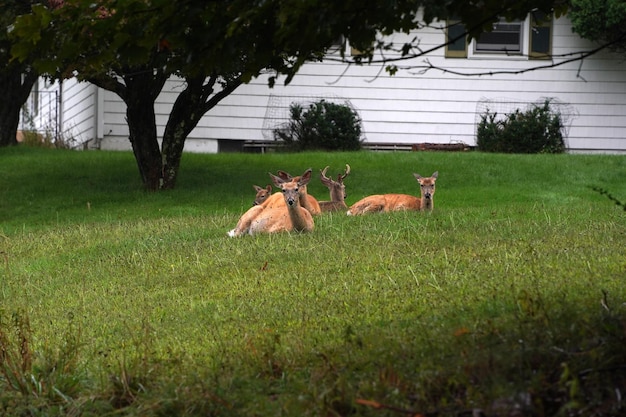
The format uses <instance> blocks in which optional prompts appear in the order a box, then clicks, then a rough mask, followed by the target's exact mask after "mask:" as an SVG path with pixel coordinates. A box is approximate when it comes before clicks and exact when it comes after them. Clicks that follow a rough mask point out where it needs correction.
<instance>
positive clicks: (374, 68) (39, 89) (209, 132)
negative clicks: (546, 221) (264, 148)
mask: <svg viewBox="0 0 626 417" xmlns="http://www.w3.org/2000/svg"><path fill="white" fill-rule="evenodd" d="M453 23H454V22H441V23H440V24H439V25H438V26H437V25H435V26H434V27H431V28H428V29H420V30H419V31H418V32H416V33H415V34H417V35H419V38H420V45H419V47H420V48H421V49H422V50H427V49H429V48H433V47H436V46H438V45H441V44H444V43H445V42H446V39H448V38H447V36H449V37H450V39H452V38H454V36H455V34H456V33H457V32H458V30H462V28H459V26H455V25H454V24H453ZM415 34H412V35H411V37H413V36H414V35H415ZM396 36H397V39H395V40H397V41H398V42H400V43H402V40H403V39H406V36H408V35H403V34H398V35H396ZM596 47H597V45H595V44H593V43H591V42H588V41H586V40H583V39H581V38H580V37H579V36H578V35H577V34H575V33H573V32H572V30H571V24H570V22H569V20H568V19H567V18H566V17H561V18H559V19H556V20H553V21H552V22H550V23H543V24H536V23H535V22H534V20H533V19H532V17H530V16H529V17H528V18H527V19H526V20H525V21H521V22H512V23H506V22H503V23H501V24H499V25H496V26H495V30H494V32H492V33H490V34H489V35H485V36H483V37H482V38H481V39H480V40H479V41H472V42H471V44H470V45H466V43H465V42H463V41H461V42H456V43H453V44H451V45H449V46H448V47H446V48H443V47H442V48H439V49H436V50H434V51H433V52H431V53H429V54H427V55H425V56H423V57H421V58H416V59H414V60H412V61H411V62H400V63H399V65H400V66H412V67H414V68H413V69H407V70H402V69H401V70H399V71H398V72H397V73H396V74H395V75H394V76H391V75H389V74H388V73H387V72H385V71H384V69H383V68H382V66H381V65H371V66H367V65H365V66H346V64H343V63H340V62H338V60H333V57H335V58H336V57H337V56H338V53H332V52H331V53H329V55H328V59H327V60H324V62H320V63H309V64H306V65H305V66H304V67H303V68H302V69H301V71H300V72H299V73H298V75H296V76H295V78H294V79H293V81H292V82H291V83H290V84H289V85H288V86H284V85H282V84H280V80H279V82H278V83H277V85H276V86H275V87H274V88H273V89H270V88H269V87H268V85H267V77H266V76H261V77H259V78H257V79H255V80H253V81H252V82H251V83H250V84H247V85H244V86H241V87H240V88H238V89H237V90H236V91H235V92H234V93H233V94H231V95H230V96H229V97H227V98H226V99H224V100H223V101H222V102H221V103H220V104H218V106H217V107H215V108H214V109H212V110H211V111H209V113H207V114H206V115H205V117H204V118H203V119H202V121H201V122H200V123H199V125H198V126H197V127H196V129H194V131H193V132H192V133H191V135H190V136H189V138H188V140H187V142H186V145H185V149H186V150H187V151H197V152H219V151H225V150H233V149H241V145H242V144H243V143H244V141H266V140H269V139H271V130H272V128H273V127H275V126H276V125H277V124H278V123H281V122H284V121H285V120H286V117H287V115H288V108H289V105H290V104H291V103H292V102H294V101H298V102H307V101H311V100H317V99H321V98H325V99H327V100H334V101H341V102H348V103H349V104H350V105H351V106H353V107H354V108H355V109H356V110H357V111H358V113H359V115H360V117H361V118H362V120H363V128H364V131H365V139H366V142H369V143H386V144H396V143H402V144H417V143H438V144H448V143H459V142H461V143H465V144H468V145H474V144H475V129H476V122H477V120H478V119H479V115H480V114H481V113H482V112H484V110H485V109H486V108H488V109H489V110H490V111H492V112H493V111H497V112H498V113H499V114H502V113H508V112H511V111H513V110H515V109H516V108H520V109H524V108H525V107H526V106H527V105H528V104H529V103H533V102H538V101H541V100H544V99H545V98H550V99H552V100H554V103H558V104H559V106H560V107H559V109H560V110H561V111H562V112H563V115H564V116H565V118H566V122H567V124H568V136H567V144H568V147H569V149H570V151H572V152H611V153H613V152H626V70H625V69H624V68H625V67H624V56H623V55H620V54H615V53H611V52H609V51H601V52H599V53H597V54H594V55H592V56H589V57H586V58H584V59H583V60H575V61H572V62H567V61H569V60H571V59H572V58H577V57H579V56H580V54H581V53H583V52H584V51H589V50H592V49H594V48H596ZM427 62H428V64H427ZM552 64H557V66H556V67H554V68H546V67H548V66H551V65H552ZM425 65H431V66H432V67H433V68H431V69H429V70H427V71H424V70H423V68H422V69H420V68H416V67H424V66H425ZM542 67H543V69H542ZM437 68H440V69H437ZM441 69H445V70H446V71H442V70H441ZM530 69H534V70H530ZM528 70H530V71H528ZM471 74H482V75H471ZM486 74H492V75H486ZM181 83H182V81H181V80H177V79H171V80H169V81H168V83H167V84H166V88H165V89H164V91H163V92H162V94H161V95H160V96H159V98H158V100H157V104H156V113H157V123H158V128H159V132H160V133H162V132H163V128H164V125H165V121H166V120H167V116H168V113H169V109H170V108H171V105H172V103H173V101H174V99H175V97H176V94H175V91H176V90H177V89H179V88H180V86H181ZM29 100H30V101H29V106H30V109H31V110H30V114H31V116H33V119H32V120H33V121H34V122H35V124H36V125H37V126H38V127H39V128H40V129H41V128H43V129H49V130H53V131H54V132H57V133H60V134H61V135H62V137H64V138H66V139H67V138H72V139H73V140H75V142H76V144H77V145H80V144H82V145H83V147H85V148H98V149H130V143H129V141H128V128H127V126H126V123H125V105H124V103H123V102H122V101H121V100H120V99H119V98H118V97H117V96H116V95H115V94H113V93H111V92H108V91H105V90H102V89H99V88H97V87H95V86H93V85H91V84H88V83H79V82H77V81H76V80H66V81H65V82H63V83H62V84H59V83H55V84H53V85H46V84H45V81H44V80H40V82H39V84H38V85H37V86H36V88H35V90H34V91H33V94H32V95H31V97H30V99H29Z"/></svg>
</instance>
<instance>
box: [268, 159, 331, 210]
mask: <svg viewBox="0 0 626 417" xmlns="http://www.w3.org/2000/svg"><path fill="white" fill-rule="evenodd" d="M309 170H310V169H309ZM309 170H307V171H309ZM277 174H278V177H280V178H281V179H282V180H283V181H296V182H297V181H300V178H301V177H300V176H298V177H294V176H292V175H291V174H289V173H288V172H285V171H281V170H279V171H278V172H277ZM303 175H304V174H303ZM307 183H308V181H307ZM299 192H300V205H301V206H302V207H304V208H305V209H307V210H309V212H310V213H311V214H313V215H314V216H315V215H318V214H320V213H321V212H322V209H321V208H320V204H319V202H318V201H317V199H316V198H315V197H313V196H312V195H311V194H309V193H308V190H307V187H306V184H305V185H304V186H303V187H300V191H299ZM284 204H285V201H284V199H282V198H280V194H278V195H277V196H276V197H275V196H271V197H270V198H269V199H268V200H267V204H266V206H267V207H270V208H271V207H278V206H284Z"/></svg>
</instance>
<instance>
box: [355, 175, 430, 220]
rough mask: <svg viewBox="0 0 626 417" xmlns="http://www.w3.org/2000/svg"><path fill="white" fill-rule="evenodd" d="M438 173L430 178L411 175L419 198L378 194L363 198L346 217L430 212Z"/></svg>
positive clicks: (405, 195)
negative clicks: (396, 212) (419, 191)
mask: <svg viewBox="0 0 626 417" xmlns="http://www.w3.org/2000/svg"><path fill="white" fill-rule="evenodd" d="M438 175H439V173H438V172H437V171H435V172H434V173H433V175H431V176H430V177H422V176H421V175H419V174H413V176H414V177H415V179H416V180H417V182H419V184H420V190H421V197H420V198H418V197H415V196H412V195H408V194H378V195H370V196H368V197H365V198H363V199H361V200H359V201H357V202H356V203H354V204H353V205H352V206H350V209H349V210H348V213H347V214H348V216H357V215H360V214H366V213H378V212H389V211H401V210H413V211H419V210H432V209H433V206H434V202H433V196H434V195H435V181H436V180H437V176H438Z"/></svg>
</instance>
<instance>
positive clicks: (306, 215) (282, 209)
mask: <svg viewBox="0 0 626 417" xmlns="http://www.w3.org/2000/svg"><path fill="white" fill-rule="evenodd" d="M269 175H270V178H272V182H273V183H274V185H276V186H277V187H278V188H280V189H281V191H282V195H280V194H278V193H276V195H279V196H281V197H282V198H283V202H284V203H285V204H284V205H282V206H277V207H269V205H268V204H267V203H268V202H269V201H270V200H269V199H268V200H266V203H265V204H261V205H258V206H253V207H252V208H250V209H249V210H248V211H247V212H245V213H244V214H243V216H241V218H240V219H239V222H238V223H237V226H236V227H235V228H234V229H233V230H231V231H230V232H228V236H230V237H236V236H241V235H245V234H249V235H254V234H257V233H276V232H284V231H296V232H310V231H312V230H313V228H314V222H313V217H312V216H311V213H310V212H309V211H308V210H307V209H305V208H303V207H302V206H301V205H300V199H301V195H300V189H301V188H302V187H306V185H307V184H308V183H309V181H310V180H311V169H308V170H307V171H305V173H304V174H302V175H301V176H299V177H295V178H293V179H291V180H285V179H283V178H281V177H279V176H276V175H274V174H271V173H270V174H269Z"/></svg>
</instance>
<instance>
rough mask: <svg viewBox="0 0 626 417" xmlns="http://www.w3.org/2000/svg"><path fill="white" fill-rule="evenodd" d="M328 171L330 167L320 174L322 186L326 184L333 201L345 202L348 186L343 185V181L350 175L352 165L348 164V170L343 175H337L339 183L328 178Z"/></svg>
mask: <svg viewBox="0 0 626 417" xmlns="http://www.w3.org/2000/svg"><path fill="white" fill-rule="evenodd" d="M326 171H328V166H327V167H326V168H324V169H323V170H321V172H320V180H321V181H322V184H324V185H325V186H326V187H328V189H329V190H330V199H331V201H343V200H345V199H346V197H347V195H346V186H345V185H344V183H343V180H344V179H345V178H346V177H347V176H348V175H350V165H348V164H346V170H345V171H344V173H343V174H338V175H337V181H333V179H332V178H328V177H327V176H326Z"/></svg>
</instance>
